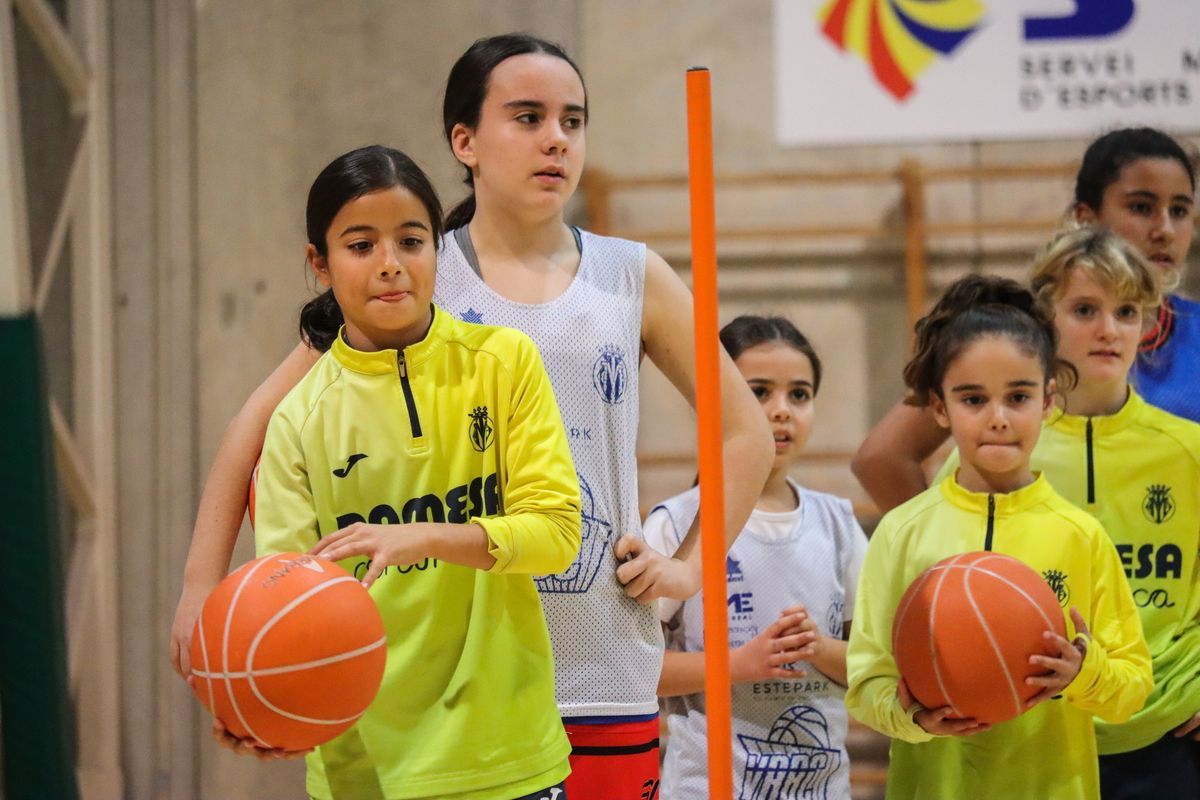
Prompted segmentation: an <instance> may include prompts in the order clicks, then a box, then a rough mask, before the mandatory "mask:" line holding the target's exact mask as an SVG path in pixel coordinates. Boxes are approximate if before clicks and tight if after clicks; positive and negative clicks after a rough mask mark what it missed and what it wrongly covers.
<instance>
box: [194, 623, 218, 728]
mask: <svg viewBox="0 0 1200 800" xmlns="http://www.w3.org/2000/svg"><path fill="white" fill-rule="evenodd" d="M196 633H198V634H199V635H200V659H201V661H203V663H204V672H205V676H204V677H205V679H206V680H205V684H204V685H205V687H206V688H207V689H208V709H209V711H211V712H212V713H214V714H215V713H217V696H216V692H214V691H213V676H212V675H211V674H210V673H211V670H212V664H211V663H210V662H209V660H208V641H207V640H206V634H205V633H204V609H203V608H201V609H200V616H199V617H197V618H196ZM192 674H193V675H196V674H197V673H196V668H195V667H192Z"/></svg>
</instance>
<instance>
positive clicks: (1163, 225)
mask: <svg viewBox="0 0 1200 800" xmlns="http://www.w3.org/2000/svg"><path fill="white" fill-rule="evenodd" d="M1150 236H1151V238H1152V239H1154V241H1156V242H1165V243H1170V242H1171V241H1172V240H1173V239H1174V238H1175V228H1174V227H1173V226H1172V225H1171V209H1170V208H1164V209H1162V210H1161V211H1159V213H1158V214H1157V215H1155V219H1154V228H1153V229H1152V230H1151V231H1150Z"/></svg>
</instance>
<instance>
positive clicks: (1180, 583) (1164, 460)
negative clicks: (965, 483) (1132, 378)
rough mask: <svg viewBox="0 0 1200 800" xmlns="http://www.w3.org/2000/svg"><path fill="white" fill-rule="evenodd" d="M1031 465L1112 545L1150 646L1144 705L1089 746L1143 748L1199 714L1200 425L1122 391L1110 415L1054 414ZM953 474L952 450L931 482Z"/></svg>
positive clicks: (1099, 727) (1104, 728)
mask: <svg viewBox="0 0 1200 800" xmlns="http://www.w3.org/2000/svg"><path fill="white" fill-rule="evenodd" d="M1031 463H1032V465H1033V468H1034V469H1037V470H1041V471H1042V472H1043V473H1044V474H1045V475H1046V479H1047V480H1049V481H1050V483H1051V484H1052V485H1053V486H1054V488H1055V490H1056V491H1058V492H1059V493H1061V494H1062V495H1063V497H1065V498H1066V499H1068V500H1070V501H1071V502H1072V503H1074V504H1075V505H1077V506H1079V507H1080V508H1082V509H1084V510H1085V511H1087V512H1088V513H1090V514H1092V515H1093V516H1094V517H1096V519H1098V520H1100V523H1101V524H1102V525H1103V526H1104V530H1105V531H1106V532H1107V533H1108V535H1109V538H1111V539H1112V541H1113V543H1114V544H1115V545H1116V546H1117V552H1118V553H1120V555H1121V562H1122V564H1123V565H1124V567H1125V576H1126V577H1127V578H1128V579H1129V584H1130V588H1132V589H1133V600H1134V603H1136V604H1137V607H1138V611H1139V612H1140V614H1141V618H1142V628H1143V629H1144V631H1145V634H1146V644H1147V645H1148V646H1149V648H1150V660H1151V664H1152V666H1153V668H1154V690H1153V691H1152V692H1150V697H1149V698H1148V699H1147V700H1146V705H1145V707H1143V708H1142V710H1141V711H1138V712H1137V713H1136V714H1134V715H1133V717H1131V718H1130V719H1129V720H1128V721H1127V722H1123V723H1120V724H1112V723H1109V722H1105V721H1104V720H1101V719H1098V720H1096V747H1097V749H1098V750H1099V752H1100V753H1101V754H1102V755H1111V754H1114V753H1127V752H1129V751H1131V750H1138V749H1141V748H1143V747H1146V746H1148V745H1151V744H1153V743H1154V742H1156V741H1157V740H1158V739H1160V738H1162V737H1163V736H1164V735H1166V734H1167V733H1168V732H1170V731H1171V730H1172V729H1173V728H1175V727H1177V726H1179V725H1182V724H1183V723H1184V722H1186V721H1187V720H1188V719H1190V718H1191V717H1192V715H1193V714H1195V713H1196V712H1197V711H1200V559H1198V558H1197V550H1198V549H1200V425H1197V424H1196V423H1195V422H1192V421H1191V420H1186V419H1183V418H1182V417H1177V416H1175V415H1174V414H1171V413H1169V412H1167V411H1163V410H1162V409H1161V408H1158V407H1156V406H1152V405H1150V404H1149V403H1147V402H1146V401H1145V400H1143V399H1142V397H1141V396H1140V395H1138V394H1137V392H1135V391H1133V390H1132V389H1130V391H1129V399H1128V400H1126V401H1125V405H1123V406H1122V407H1121V410H1120V411H1118V412H1117V413H1116V414H1112V415H1110V416H1104V417H1080V416H1076V415H1072V414H1065V413H1063V412H1062V411H1056V412H1055V413H1054V416H1052V417H1051V418H1050V419H1049V420H1048V421H1047V422H1046V424H1045V425H1044V426H1043V427H1042V435H1041V437H1040V438H1039V439H1038V443H1037V447H1036V448H1034V451H1033V457H1032V459H1031ZM957 467H958V453H957V451H955V452H954V453H952V454H951V457H950V458H949V459H947V461H946V464H945V465H944V466H943V467H942V470H941V471H940V472H939V475H949V474H951V473H952V472H953V470H955V469H956V468H957Z"/></svg>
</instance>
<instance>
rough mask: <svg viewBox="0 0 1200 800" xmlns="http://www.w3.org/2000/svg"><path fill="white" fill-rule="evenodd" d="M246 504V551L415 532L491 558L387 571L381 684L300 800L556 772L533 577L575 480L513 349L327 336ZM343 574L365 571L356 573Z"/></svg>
mask: <svg viewBox="0 0 1200 800" xmlns="http://www.w3.org/2000/svg"><path fill="white" fill-rule="evenodd" d="M255 509H256V528H255V539H256V541H257V545H258V553H259V555H264V554H267V553H274V552H280V551H287V550H300V551H303V550H307V549H308V548H310V547H312V546H313V545H314V544H316V542H317V540H318V537H320V536H323V535H326V534H329V533H332V532H333V531H335V530H338V529H339V528H343V527H345V526H346V525H348V524H350V523H351V522H355V521H367V522H372V523H390V524H400V523H408V522H421V521H428V522H457V523H466V522H477V523H479V524H480V525H482V526H483V527H484V528H485V529H486V531H487V536H488V541H489V551H490V552H491V554H492V555H493V556H495V558H496V564H495V566H494V567H493V568H492V569H491V570H489V571H488V572H483V571H480V570H475V569H471V568H469V567H462V566H457V565H454V564H447V563H444V562H439V561H438V560H436V559H430V558H427V559H425V560H423V561H421V562H418V563H416V564H413V565H411V566H404V567H399V568H397V567H395V566H390V567H388V568H387V569H386V570H385V571H384V573H383V575H382V576H381V577H380V578H379V580H377V581H376V582H375V584H374V585H373V586H372V587H371V595H372V597H373V598H374V600H375V602H376V604H377V605H378V606H379V610H380V613H381V614H382V616H383V620H384V626H385V628H386V631H387V641H388V645H387V647H388V651H387V666H386V668H385V672H384V677H383V685H382V687H381V688H380V690H379V694H378V696H377V697H376V699H375V702H374V703H373V704H372V705H371V707H370V708H369V709H368V710H367V712H366V713H365V714H364V715H363V716H362V718H361V719H360V720H359V722H358V723H357V724H356V725H355V726H354V727H353V728H351V729H350V730H349V731H347V732H346V733H345V734H343V735H342V736H340V737H338V738H337V739H335V740H333V741H332V742H330V743H328V744H326V745H323V746H321V747H319V748H318V749H317V750H316V751H315V752H314V753H313V754H312V755H310V756H309V757H308V792H309V794H310V795H312V796H314V797H317V798H333V797H337V798H343V797H349V798H413V797H454V798H464V799H466V798H469V800H485V799H486V800H492V799H493V798H494V799H495V800H511V799H512V798H513V797H519V796H521V795H523V794H527V793H529V792H533V791H537V790H539V789H542V788H545V787H547V786H550V785H553V784H555V783H557V782H558V781H560V780H562V779H563V778H564V777H565V776H566V775H567V773H568V771H569V767H568V764H567V756H568V754H569V752H570V745H569V743H568V741H567V738H566V735H565V734H564V732H563V727H562V722H561V720H560V718H559V716H558V712H557V709H556V707H555V703H554V667H553V661H552V656H551V650H550V637H549V634H548V633H547V631H546V621H545V618H544V617H543V615H542V607H541V603H540V601H539V600H538V594H537V590H536V588H535V586H534V583H533V578H532V574H541V573H553V572H559V571H561V570H563V569H566V568H567V567H568V566H570V564H571V562H572V560H573V559H574V557H575V555H576V553H577V552H578V550H579V542H580V517H579V484H578V479H577V478H576V474H575V469H574V466H573V464H572V461H571V454H570V451H569V450H568V446H567V438H566V433H565V432H564V430H563V425H562V419H561V417H560V416H559V412H558V406H557V404H556V403H555V399H554V393H553V391H552V389H551V387H550V381H549V379H548V378H547V376H546V373H545V370H544V368H543V367H542V363H541V359H540V357H539V355H538V353H537V350H536V348H535V347H534V344H533V342H532V341H531V340H530V339H529V338H528V337H527V336H525V335H524V334H523V333H520V332H518V331H515V330H511V329H507V328H498V327H492V326H484V325H473V324H469V323H465V322H460V321H458V320H455V319H454V318H452V317H451V316H449V315H448V314H446V313H445V312H444V311H442V310H441V309H439V308H436V307H435V308H434V317H433V324H432V326H431V328H430V330H429V332H428V334H427V335H426V336H425V338H424V339H423V340H422V341H421V342H419V343H417V344H414V345H411V346H409V347H407V348H405V349H404V351H403V352H402V353H398V352H397V351H395V350H383V351H380V352H374V353H366V352H360V351H357V350H354V349H352V348H351V347H350V346H349V345H347V344H346V343H345V341H344V340H343V339H342V338H341V337H340V336H339V338H338V339H337V341H336V342H335V343H334V345H333V347H332V349H331V350H330V351H329V352H328V353H326V354H325V355H324V356H323V357H322V358H321V359H320V360H319V361H318V362H317V364H316V365H315V366H314V367H313V369H312V370H311V371H310V372H309V373H308V375H306V376H305V377H304V379H303V380H301V381H300V383H299V384H297V386H296V387H295V388H294V389H293V390H292V391H291V392H290V393H289V394H288V395H287V397H286V398H285V399H284V400H283V402H282V403H280V405H279V407H278V408H277V409H276V410H275V413H274V415H273V416H272V417H271V422H270V425H269V427H268V429H267V438H266V443H265V445H264V447H263V455H262V461H261V465H260V467H259V472H258V485H257V495H256V501H255ZM341 565H342V566H343V567H345V568H346V569H347V570H349V571H350V572H352V573H354V574H355V575H359V576H361V575H362V574H363V573H364V572H365V570H366V565H367V561H366V559H365V557H364V558H358V559H347V560H345V561H343V562H341ZM330 691H336V687H331V689H330Z"/></svg>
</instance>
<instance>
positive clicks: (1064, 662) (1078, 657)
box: [1025, 606, 1092, 711]
mask: <svg viewBox="0 0 1200 800" xmlns="http://www.w3.org/2000/svg"><path fill="white" fill-rule="evenodd" d="M1071 621H1072V622H1074V623H1075V631H1076V636H1075V638H1074V639H1073V640H1071V641H1067V640H1066V639H1064V638H1063V637H1061V636H1059V635H1058V634H1057V633H1055V632H1054V631H1046V632H1045V634H1043V635H1044V636H1045V638H1046V641H1047V642H1049V643H1050V645H1051V647H1053V648H1054V649H1056V650H1058V657H1054V656H1041V655H1035V656H1030V657H1029V663H1030V664H1031V665H1033V666H1035V667H1043V668H1045V669H1046V674H1045V675H1035V676H1032V677H1029V678H1026V679H1025V683H1026V684H1027V685H1029V686H1040V687H1042V689H1041V691H1039V692H1038V693H1037V694H1035V695H1034V696H1033V697H1031V698H1029V699H1028V700H1026V701H1025V710H1026V711H1028V710H1029V709H1031V708H1033V707H1034V706H1036V705H1037V704H1038V703H1041V702H1043V701H1045V700H1049V699H1050V698H1052V697H1055V696H1056V695H1058V694H1061V693H1062V690H1063V689H1065V688H1067V687H1068V686H1069V685H1070V684H1071V681H1073V680H1075V676H1076V675H1078V674H1079V669H1080V667H1082V666H1083V657H1084V656H1085V655H1087V648H1088V642H1090V641H1091V638H1092V636H1091V633H1090V632H1089V631H1088V627H1087V624H1086V623H1085V622H1084V621H1083V615H1082V614H1080V613H1079V609H1077V608H1075V607H1074V606H1072V607H1071Z"/></svg>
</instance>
